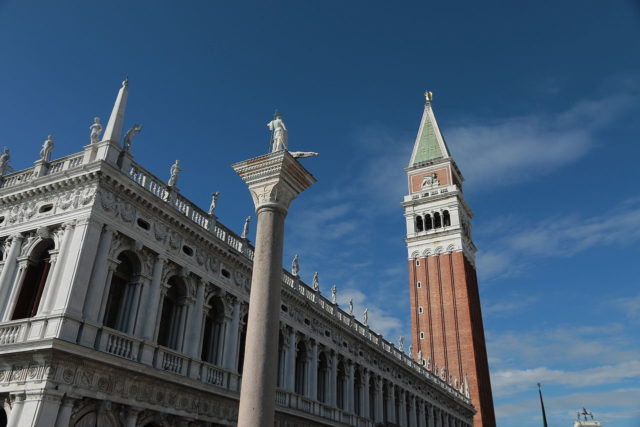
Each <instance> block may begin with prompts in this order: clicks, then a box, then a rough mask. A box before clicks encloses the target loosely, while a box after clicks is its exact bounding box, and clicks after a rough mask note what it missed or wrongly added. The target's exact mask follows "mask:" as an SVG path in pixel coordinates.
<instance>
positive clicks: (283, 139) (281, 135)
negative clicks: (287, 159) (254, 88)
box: [267, 111, 289, 153]
mask: <svg viewBox="0 0 640 427" xmlns="http://www.w3.org/2000/svg"><path fill="white" fill-rule="evenodd" d="M267 127H268V128H269V130H270V131H271V132H272V134H271V152H272V153H275V152H276V151H281V150H286V149H287V148H288V145H287V143H288V139H289V132H288V131H287V127H286V126H285V125H284V121H282V114H281V113H280V112H278V111H276V113H275V114H274V115H273V120H271V121H270V122H269V123H267Z"/></svg>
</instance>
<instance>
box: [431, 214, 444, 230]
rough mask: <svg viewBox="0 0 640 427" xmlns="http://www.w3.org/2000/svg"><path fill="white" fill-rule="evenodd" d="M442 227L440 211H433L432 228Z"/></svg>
mask: <svg viewBox="0 0 640 427" xmlns="http://www.w3.org/2000/svg"><path fill="white" fill-rule="evenodd" d="M440 227H442V219H441V218H440V212H434V213H433V228H440Z"/></svg>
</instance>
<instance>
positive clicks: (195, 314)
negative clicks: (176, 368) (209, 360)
mask: <svg viewBox="0 0 640 427" xmlns="http://www.w3.org/2000/svg"><path fill="white" fill-rule="evenodd" d="M203 305H204V283H202V281H198V290H197V291H196V301H195V303H194V306H193V309H192V310H191V313H190V315H189V326H188V327H187V335H186V339H187V341H186V346H185V347H186V348H185V350H186V351H185V353H187V354H188V355H189V356H191V357H192V358H193V359H200V354H199V353H200V330H201V329H202V317H203V315H204V313H203V311H202V306H203Z"/></svg>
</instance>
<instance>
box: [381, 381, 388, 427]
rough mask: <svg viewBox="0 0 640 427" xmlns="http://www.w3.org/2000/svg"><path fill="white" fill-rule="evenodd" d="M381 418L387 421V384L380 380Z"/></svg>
mask: <svg viewBox="0 0 640 427" xmlns="http://www.w3.org/2000/svg"><path fill="white" fill-rule="evenodd" d="M382 420H383V421H384V422H385V423H388V422H389V386H388V385H387V382H386V381H383V382H382Z"/></svg>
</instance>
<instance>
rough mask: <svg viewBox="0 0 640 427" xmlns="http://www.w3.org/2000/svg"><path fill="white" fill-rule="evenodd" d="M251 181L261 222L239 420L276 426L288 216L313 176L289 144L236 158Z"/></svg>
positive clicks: (246, 425)
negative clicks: (281, 305)
mask: <svg viewBox="0 0 640 427" xmlns="http://www.w3.org/2000/svg"><path fill="white" fill-rule="evenodd" d="M232 167H233V169H234V170H235V171H236V172H237V173H238V175H240V177H241V178H242V180H243V181H244V182H245V183H246V184H247V185H248V186H249V191H250V192H251V196H252V198H253V202H254V204H255V207H256V215H257V217H258V225H257V230H256V248H255V255H254V261H253V275H252V278H251V295H250V300H249V318H248V322H247V338H246V348H245V359H244V367H243V375H242V388H241V392H240V409H239V413H238V426H241V427H249V426H269V427H270V426H273V423H274V411H275V391H276V379H277V367H278V331H279V330H280V323H279V321H280V294H281V292H282V290H281V286H282V250H283V246H284V220H285V217H286V215H287V210H288V209H289V204H290V203H291V201H292V200H293V199H294V198H295V197H296V196H297V195H298V194H299V193H301V192H302V191H304V190H305V189H306V188H308V187H309V186H310V185H311V184H313V183H314V182H315V178H313V176H312V175H311V174H310V173H309V172H308V171H307V170H306V169H305V168H304V167H303V166H302V165H301V164H300V163H298V161H297V160H295V159H294V158H293V157H292V156H291V154H289V152H288V151H286V150H281V151H277V152H273V153H270V154H266V155H264V156H260V157H256V158H253V159H250V160H246V161H244V162H240V163H236V164H234V165H233V166H232Z"/></svg>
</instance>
